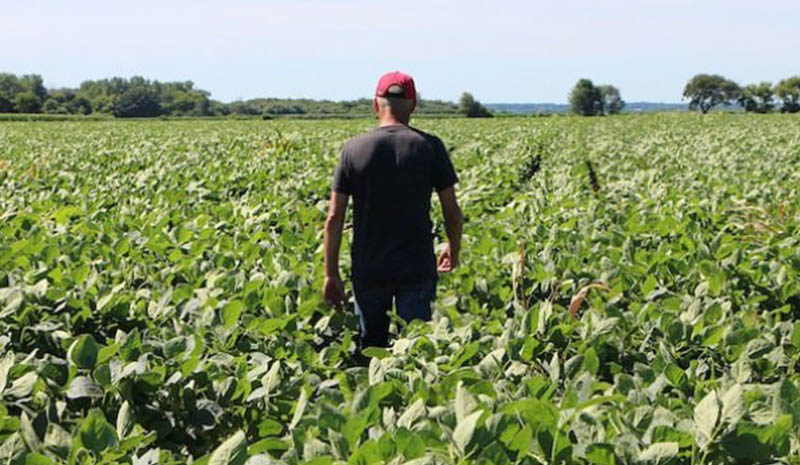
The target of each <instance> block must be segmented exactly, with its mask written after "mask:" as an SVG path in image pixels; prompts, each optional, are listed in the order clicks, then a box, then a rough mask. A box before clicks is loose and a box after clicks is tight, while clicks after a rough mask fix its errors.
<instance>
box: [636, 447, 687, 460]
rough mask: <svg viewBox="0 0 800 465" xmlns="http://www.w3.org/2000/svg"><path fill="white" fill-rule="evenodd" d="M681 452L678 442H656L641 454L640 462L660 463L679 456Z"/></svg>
mask: <svg viewBox="0 0 800 465" xmlns="http://www.w3.org/2000/svg"><path fill="white" fill-rule="evenodd" d="M679 450H680V448H679V447H678V443H677V442H656V443H654V444H650V446H648V447H647V449H645V450H643V451H642V453H641V454H639V460H641V461H642V462H656V463H660V462H662V461H664V460H668V459H671V458H673V457H675V456H677V455H678V451H679Z"/></svg>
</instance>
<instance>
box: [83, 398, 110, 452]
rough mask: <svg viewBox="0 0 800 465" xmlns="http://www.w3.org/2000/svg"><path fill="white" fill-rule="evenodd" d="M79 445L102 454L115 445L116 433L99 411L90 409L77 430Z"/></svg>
mask: <svg viewBox="0 0 800 465" xmlns="http://www.w3.org/2000/svg"><path fill="white" fill-rule="evenodd" d="M78 437H79V438H80V440H81V444H83V446H84V447H86V448H87V449H89V450H91V451H94V452H102V451H104V450H106V449H108V448H109V447H113V446H114V445H116V444H117V433H116V431H114V428H112V427H111V425H109V424H108V422H107V421H106V417H105V415H103V412H102V411H101V410H100V409H96V408H95V409H92V410H90V411H89V415H88V416H87V417H86V418H84V419H83V420H82V421H81V423H80V427H79V429H78Z"/></svg>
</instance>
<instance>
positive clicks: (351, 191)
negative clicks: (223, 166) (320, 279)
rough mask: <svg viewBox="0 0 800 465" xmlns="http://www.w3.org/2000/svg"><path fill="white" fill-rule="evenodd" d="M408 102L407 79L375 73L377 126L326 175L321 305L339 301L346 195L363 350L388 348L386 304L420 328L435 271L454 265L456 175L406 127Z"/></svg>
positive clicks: (410, 86) (412, 100)
mask: <svg viewBox="0 0 800 465" xmlns="http://www.w3.org/2000/svg"><path fill="white" fill-rule="evenodd" d="M416 102H417V92H416V89H415V87H414V80H413V79H412V78H411V76H408V75H406V74H403V73H401V72H399V71H398V72H393V73H388V74H385V75H383V76H382V77H381V78H380V80H379V81H378V87H377V89H376V91H375V98H374V100H373V107H374V109H375V111H376V112H377V114H378V123H379V125H378V127H377V128H376V129H374V130H372V131H370V132H368V133H366V134H364V135H362V136H359V137H356V138H354V139H351V140H349V141H348V142H347V143H346V144H345V146H344V149H343V150H342V154H341V159H340V161H339V166H338V167H337V168H336V172H335V174H334V178H333V190H332V192H331V203H330V209H329V211H328V217H327V220H326V222H325V238H324V246H325V286H324V291H323V293H324V296H325V301H326V302H327V303H328V304H329V305H333V306H336V307H341V306H342V304H343V303H344V300H345V294H344V286H343V284H342V280H341V278H340V276H339V247H340V245H341V239H342V226H343V224H344V217H345V211H346V209H347V203H348V200H349V198H350V197H351V196H352V197H353V230H354V232H353V243H352V250H351V257H352V281H353V292H354V294H355V301H356V314H357V315H358V317H359V329H360V333H361V347H362V348H365V347H370V346H377V347H385V346H387V345H388V343H389V315H388V311H389V310H390V309H391V307H392V300H393V299H394V302H395V306H396V308H397V313H398V315H399V316H400V317H401V318H403V319H404V320H405V321H409V322H410V321H411V320H413V319H415V318H419V319H421V320H425V321H429V320H430V319H431V306H432V304H433V301H434V299H435V298H436V283H437V280H438V273H437V271H439V272H449V271H451V270H453V269H454V268H455V267H457V266H458V254H459V250H460V247H461V225H462V218H461V210H460V209H459V207H458V202H457V201H456V194H455V190H454V187H453V186H454V185H455V183H456V182H457V181H458V178H457V177H456V173H455V170H454V169H453V165H452V163H451V162H450V158H449V156H448V155H447V151H446V149H445V147H444V144H442V141H441V140H439V138H437V137H436V136H433V135H430V134H426V133H424V132H422V131H419V130H417V129H414V128H412V127H410V126H409V125H408V124H409V120H410V118H411V113H412V112H413V111H414V108H415V107H416ZM434 190H435V191H436V192H437V194H438V196H439V200H440V202H441V204H442V211H443V213H444V218H445V229H446V232H447V238H448V241H449V242H448V244H447V246H446V247H445V249H444V251H443V252H442V253H441V255H440V256H439V258H438V261H437V258H436V256H435V254H434V251H433V234H432V232H431V229H432V223H431V219H430V208H431V194H432V192H433V191H434Z"/></svg>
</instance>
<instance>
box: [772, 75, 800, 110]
mask: <svg viewBox="0 0 800 465" xmlns="http://www.w3.org/2000/svg"><path fill="white" fill-rule="evenodd" d="M775 93H776V94H777V95H778V98H779V99H781V101H783V105H782V106H781V111H782V112H784V113H797V112H798V111H800V76H793V77H790V78H787V79H784V80H782V81H781V82H779V83H778V84H777V85H776V86H775Z"/></svg>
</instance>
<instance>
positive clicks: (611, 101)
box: [599, 84, 625, 115]
mask: <svg viewBox="0 0 800 465" xmlns="http://www.w3.org/2000/svg"><path fill="white" fill-rule="evenodd" d="M599 87H600V95H601V96H602V98H603V111H605V112H606V113H608V114H609V115H616V114H619V113H620V112H621V111H622V109H623V108H625V100H622V96H621V95H620V93H619V89H617V88H616V87H614V86H612V85H610V84H606V85H603V86H599Z"/></svg>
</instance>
